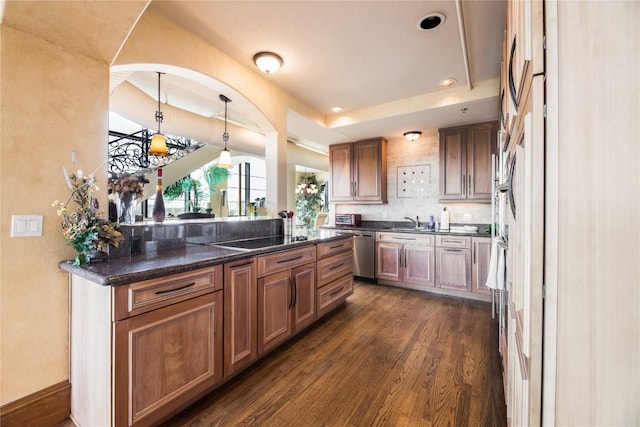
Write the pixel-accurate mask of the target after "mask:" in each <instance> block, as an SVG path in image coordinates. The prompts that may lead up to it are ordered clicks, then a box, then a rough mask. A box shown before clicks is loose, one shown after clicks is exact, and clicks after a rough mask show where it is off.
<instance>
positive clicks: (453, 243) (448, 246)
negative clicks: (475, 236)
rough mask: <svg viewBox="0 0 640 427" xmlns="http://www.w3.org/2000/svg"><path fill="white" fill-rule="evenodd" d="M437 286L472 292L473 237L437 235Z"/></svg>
mask: <svg viewBox="0 0 640 427" xmlns="http://www.w3.org/2000/svg"><path fill="white" fill-rule="evenodd" d="M436 271H437V274H436V286H438V287H439V288H442V289H451V290H456V291H464V292H471V237H465V236H436Z"/></svg>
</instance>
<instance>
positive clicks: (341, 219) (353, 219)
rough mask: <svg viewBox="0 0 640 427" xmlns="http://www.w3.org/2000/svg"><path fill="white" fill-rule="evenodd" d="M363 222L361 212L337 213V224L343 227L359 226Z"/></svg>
mask: <svg viewBox="0 0 640 427" xmlns="http://www.w3.org/2000/svg"><path fill="white" fill-rule="evenodd" d="M361 222H362V215H360V214H336V225H337V226H343V227H359V226H360V223H361Z"/></svg>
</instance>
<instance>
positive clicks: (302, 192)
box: [296, 175, 322, 229]
mask: <svg viewBox="0 0 640 427" xmlns="http://www.w3.org/2000/svg"><path fill="white" fill-rule="evenodd" d="M320 190H321V189H320V185H318V180H317V178H316V176H315V175H310V176H306V177H305V176H303V177H301V179H300V183H299V184H298V186H297V187H296V216H297V217H298V220H299V221H300V222H302V223H303V225H304V227H305V228H306V229H309V228H311V227H312V226H313V221H314V220H315V219H316V215H317V214H318V212H319V211H320V209H321V206H320V201H321V200H322V194H321V191H320Z"/></svg>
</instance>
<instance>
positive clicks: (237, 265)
mask: <svg viewBox="0 0 640 427" xmlns="http://www.w3.org/2000/svg"><path fill="white" fill-rule="evenodd" d="M251 264H253V261H249V262H245V263H244V264H235V265H234V266H233V268H237V267H244V266H246V265H251Z"/></svg>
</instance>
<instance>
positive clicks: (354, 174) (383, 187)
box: [329, 138, 387, 204]
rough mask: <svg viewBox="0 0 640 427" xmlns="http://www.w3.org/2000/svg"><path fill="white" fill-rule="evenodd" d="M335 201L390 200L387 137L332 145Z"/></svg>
mask: <svg viewBox="0 0 640 427" xmlns="http://www.w3.org/2000/svg"><path fill="white" fill-rule="evenodd" d="M329 170H330V174H331V183H330V184H329V187H330V189H331V202H332V203H361V204H376V203H387V141H386V140H385V139H384V138H374V139H367V140H364V141H358V142H352V143H346V144H336V145H331V146H330V147H329Z"/></svg>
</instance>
